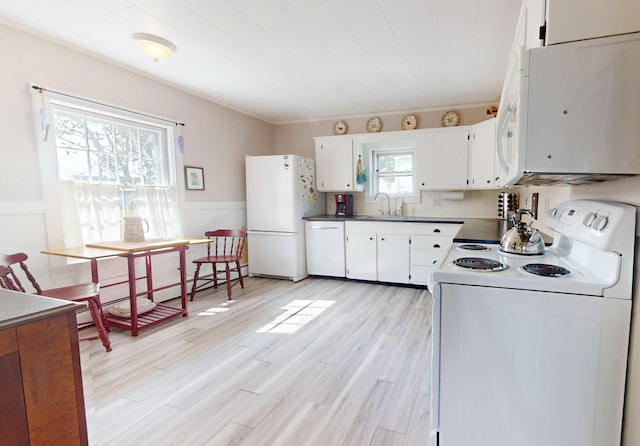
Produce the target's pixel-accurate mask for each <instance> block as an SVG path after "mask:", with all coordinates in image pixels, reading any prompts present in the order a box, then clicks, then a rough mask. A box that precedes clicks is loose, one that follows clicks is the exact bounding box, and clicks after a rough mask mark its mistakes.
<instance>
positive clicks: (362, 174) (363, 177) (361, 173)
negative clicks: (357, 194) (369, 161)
mask: <svg viewBox="0 0 640 446" xmlns="http://www.w3.org/2000/svg"><path fill="white" fill-rule="evenodd" d="M357 173H358V175H357V178H356V181H357V182H358V184H364V183H366V182H367V172H366V171H365V170H364V166H363V164H362V155H358V171H357Z"/></svg>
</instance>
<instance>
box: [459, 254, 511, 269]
mask: <svg viewBox="0 0 640 446" xmlns="http://www.w3.org/2000/svg"><path fill="white" fill-rule="evenodd" d="M453 264H454V265H456V266H459V267H461V268H467V269H473V270H479V271H502V270H503V269H507V268H508V266H507V265H505V264H504V263H500V262H498V261H497V260H492V259H484V258H482V257H461V258H459V259H456V260H454V261H453Z"/></svg>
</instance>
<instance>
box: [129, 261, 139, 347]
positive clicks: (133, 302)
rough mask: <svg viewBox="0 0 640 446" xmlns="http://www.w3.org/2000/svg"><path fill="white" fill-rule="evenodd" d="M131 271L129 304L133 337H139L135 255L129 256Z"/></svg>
mask: <svg viewBox="0 0 640 446" xmlns="http://www.w3.org/2000/svg"><path fill="white" fill-rule="evenodd" d="M127 265H128V269H129V302H130V304H129V305H130V307H131V308H130V310H131V336H138V298H137V296H136V295H137V294H138V293H137V292H136V263H135V256H134V255H133V254H129V255H127Z"/></svg>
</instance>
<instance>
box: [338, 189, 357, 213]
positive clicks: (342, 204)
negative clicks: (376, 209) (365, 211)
mask: <svg viewBox="0 0 640 446" xmlns="http://www.w3.org/2000/svg"><path fill="white" fill-rule="evenodd" d="M336 217H353V195H351V194H336Z"/></svg>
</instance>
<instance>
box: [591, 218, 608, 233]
mask: <svg viewBox="0 0 640 446" xmlns="http://www.w3.org/2000/svg"><path fill="white" fill-rule="evenodd" d="M608 224H609V218H608V217H607V216H606V215H600V216H599V217H598V218H596V221H594V222H593V229H595V230H596V231H598V232H602V231H604V228H606V227H607V225H608Z"/></svg>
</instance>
